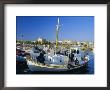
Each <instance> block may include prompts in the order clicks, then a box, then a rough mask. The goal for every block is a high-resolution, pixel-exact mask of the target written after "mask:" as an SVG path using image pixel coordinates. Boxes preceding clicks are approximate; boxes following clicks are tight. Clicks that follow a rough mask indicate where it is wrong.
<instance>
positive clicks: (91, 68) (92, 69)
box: [87, 53, 94, 74]
mask: <svg viewBox="0 0 110 90" xmlns="http://www.w3.org/2000/svg"><path fill="white" fill-rule="evenodd" d="M89 56H90V61H89V63H88V72H87V73H89V74H94V54H93V53H89Z"/></svg>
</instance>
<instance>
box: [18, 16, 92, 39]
mask: <svg viewBox="0 0 110 90" xmlns="http://www.w3.org/2000/svg"><path fill="white" fill-rule="evenodd" d="M58 17H59V18H60V24H61V25H62V27H61V29H60V32H59V40H64V39H69V40H75V41H94V16H16V34H17V40H20V39H21V35H22V34H23V35H24V37H23V39H24V40H37V38H38V37H41V38H45V39H48V40H55V37H56V24H57V19H58Z"/></svg>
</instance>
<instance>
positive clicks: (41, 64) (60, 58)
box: [27, 18, 89, 72]
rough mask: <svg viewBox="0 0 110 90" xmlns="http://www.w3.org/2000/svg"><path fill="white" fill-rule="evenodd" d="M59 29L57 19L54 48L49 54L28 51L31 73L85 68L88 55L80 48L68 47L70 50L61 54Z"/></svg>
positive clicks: (33, 50)
mask: <svg viewBox="0 0 110 90" xmlns="http://www.w3.org/2000/svg"><path fill="white" fill-rule="evenodd" d="M60 27H61V25H60V23H59V18H58V24H57V25H56V45H55V46H56V47H55V48H53V49H49V51H50V52H46V51H43V49H39V48H38V47H37V48H35V47H33V48H32V50H31V51H30V55H31V58H29V59H27V64H28V67H29V69H30V70H31V71H53V72H54V71H55V72H56V71H57V72H58V71H60V72H61V71H68V70H73V71H74V70H75V69H79V68H83V67H85V66H87V64H88V62H89V55H88V53H86V52H84V51H81V49H80V47H70V49H65V51H64V53H61V48H59V45H58V33H59V30H60Z"/></svg>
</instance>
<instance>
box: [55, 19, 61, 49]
mask: <svg viewBox="0 0 110 90" xmlns="http://www.w3.org/2000/svg"><path fill="white" fill-rule="evenodd" d="M59 22H60V21H59V18H58V24H57V25H56V50H57V49H58V32H59V28H60V24H59Z"/></svg>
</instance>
